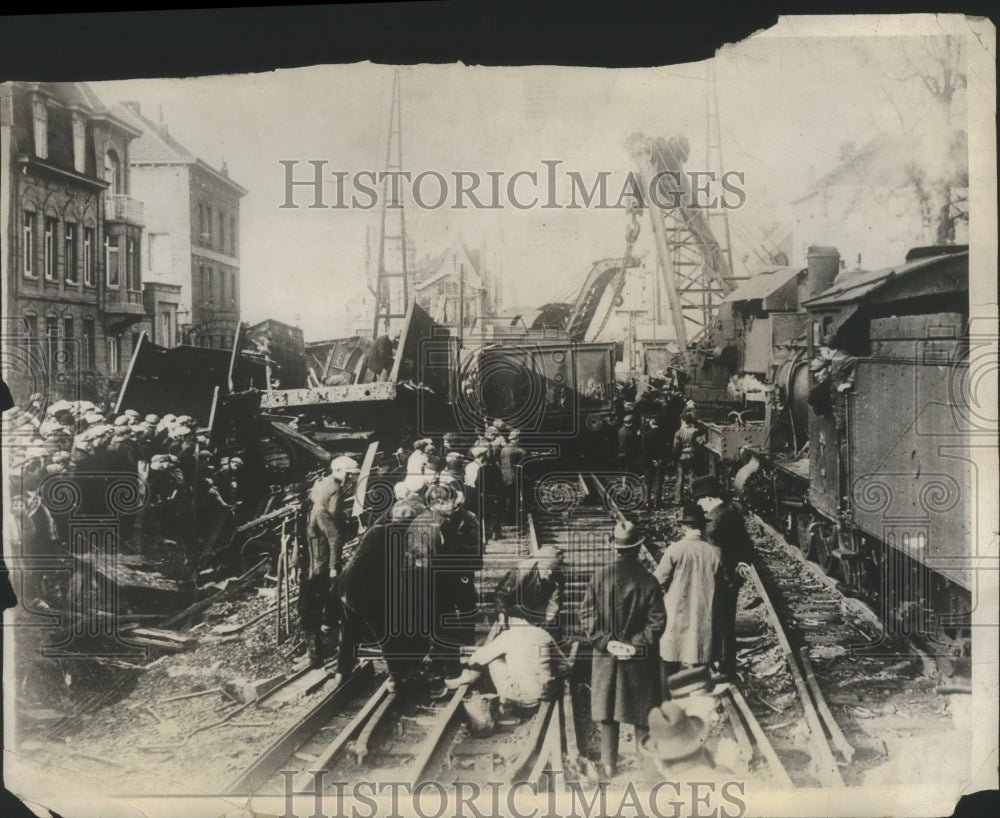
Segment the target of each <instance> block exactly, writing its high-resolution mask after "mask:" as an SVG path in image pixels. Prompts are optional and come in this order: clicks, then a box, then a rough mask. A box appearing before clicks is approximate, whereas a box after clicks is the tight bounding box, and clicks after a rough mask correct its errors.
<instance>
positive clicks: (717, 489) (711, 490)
mask: <svg viewBox="0 0 1000 818" xmlns="http://www.w3.org/2000/svg"><path fill="white" fill-rule="evenodd" d="M691 496H692V497H693V498H694V499H695V500H698V499H700V498H702V497H721V496H722V486H720V485H719V481H718V480H716V479H715V478H714V477H712V476H711V475H710V474H706V475H703V476H702V477H696V478H695V479H694V481H693V482H692V483H691Z"/></svg>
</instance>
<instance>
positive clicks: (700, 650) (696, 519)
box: [654, 503, 722, 694]
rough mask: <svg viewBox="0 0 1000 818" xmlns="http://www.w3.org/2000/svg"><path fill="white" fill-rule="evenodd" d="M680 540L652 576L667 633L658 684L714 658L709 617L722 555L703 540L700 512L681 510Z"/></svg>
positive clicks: (690, 508)
mask: <svg viewBox="0 0 1000 818" xmlns="http://www.w3.org/2000/svg"><path fill="white" fill-rule="evenodd" d="M681 525H682V526H683V528H684V534H683V536H682V537H681V538H680V539H679V540H677V541H676V542H672V543H671V544H670V545H668V546H667V549H666V551H664V552H663V556H662V557H661V558H660V564H659V565H657V566H656V571H654V575H655V577H656V581H657V582H658V583H659V585H660V588H661V589H662V590H663V603H664V607H665V608H666V612H667V627H666V630H665V631H664V632H663V636H662V638H661V639H660V659H661V660H662V661H663V667H662V673H663V676H662V683H663V692H664V694H666V693H667V691H668V685H667V679H668V677H670V676H671V675H673V674H674V673H677V672H678V671H679V670H681V669H683V668H684V667H699V666H701V665H707V664H709V663H710V662H712V661H714V660H715V659H717V658H718V656H717V653H716V651H717V645H716V642H715V640H714V639H713V637H714V633H713V630H712V627H713V623H712V615H713V612H714V611H715V605H716V601H715V595H716V588H717V585H718V582H719V579H720V576H721V573H722V551H721V549H720V548H719V547H718V546H717V545H712V544H711V543H710V542H709V541H708V540H707V539H705V512H704V511H702V510H701V507H700V506H699V505H697V504H696V503H689V504H688V505H685V506H684V513H683V515H682V516H681Z"/></svg>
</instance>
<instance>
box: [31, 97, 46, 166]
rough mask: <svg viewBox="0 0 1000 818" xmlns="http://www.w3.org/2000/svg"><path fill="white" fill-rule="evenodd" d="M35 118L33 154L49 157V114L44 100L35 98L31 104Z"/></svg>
mask: <svg viewBox="0 0 1000 818" xmlns="http://www.w3.org/2000/svg"><path fill="white" fill-rule="evenodd" d="M32 110H33V111H34V120H35V156H37V157H38V158H39V159H48V158H49V115H48V111H47V110H46V108H45V102H44V101H43V100H40V99H36V100H35V102H34V105H33V106H32Z"/></svg>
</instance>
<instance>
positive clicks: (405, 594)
mask: <svg viewBox="0 0 1000 818" xmlns="http://www.w3.org/2000/svg"><path fill="white" fill-rule="evenodd" d="M407 499H410V498H407ZM422 509H423V506H422V505H419V504H416V503H413V502H412V501H411V502H407V501H406V500H401V501H400V502H397V503H396V504H395V505H394V506H393V507H392V509H391V511H390V512H389V514H388V515H386V516H385V517H384V518H383V519H382V520H380V521H379V522H377V523H376V524H375V525H373V526H371V527H370V528H369V529H368V530H366V531H365V533H364V535H362V537H361V539H360V541H359V542H358V546H357V548H355V550H354V553H353V554H352V556H351V559H350V561H349V562H348V563H347V566H346V567H345V568H344V571H343V574H342V575H341V577H340V583H339V592H340V602H341V623H340V649H339V652H338V654H337V672H338V674H340V677H341V678H342V679H343V678H346V677H347V675H348V674H349V673H350V672H351V671H352V670H353V669H354V667H355V666H356V665H357V662H358V659H357V646H358V645H359V644H362V643H374V644H376V645H378V646H379V647H380V648H381V649H382V655H383V657H384V658H385V661H386V664H387V665H388V668H389V681H390V687H391V689H393V690H395V689H396V688H397V687H398V686H399V685H400V684H401V683H402V682H404V681H405V680H407V679H409V678H412V677H414V676H416V675H418V673H419V670H420V664H421V660H422V659H423V657H424V656H425V655H426V654H427V652H428V650H429V649H430V623H429V622H426V621H424V619H425V618H426V617H425V615H424V614H425V611H426V604H425V603H426V601H427V599H428V596H429V590H428V587H427V586H428V582H427V576H426V572H425V571H422V570H420V569H418V568H417V567H416V566H414V565H413V564H412V563H411V562H410V561H409V560H408V554H407V534H408V529H409V527H410V523H411V521H412V520H413V518H415V517H417V516H419V515H420V513H422V511H421V510H422Z"/></svg>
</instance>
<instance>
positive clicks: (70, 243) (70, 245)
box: [64, 222, 76, 284]
mask: <svg viewBox="0 0 1000 818" xmlns="http://www.w3.org/2000/svg"><path fill="white" fill-rule="evenodd" d="M64 239H65V242H64V243H65V245H66V283H67V284H76V225H75V224H73V222H66V233H65V236H64Z"/></svg>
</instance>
